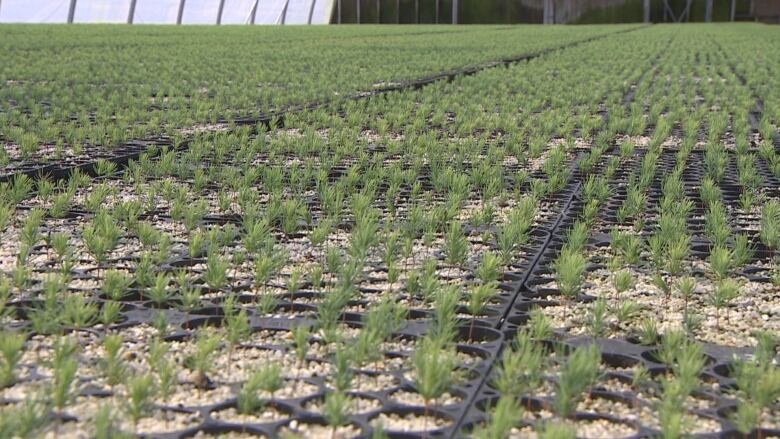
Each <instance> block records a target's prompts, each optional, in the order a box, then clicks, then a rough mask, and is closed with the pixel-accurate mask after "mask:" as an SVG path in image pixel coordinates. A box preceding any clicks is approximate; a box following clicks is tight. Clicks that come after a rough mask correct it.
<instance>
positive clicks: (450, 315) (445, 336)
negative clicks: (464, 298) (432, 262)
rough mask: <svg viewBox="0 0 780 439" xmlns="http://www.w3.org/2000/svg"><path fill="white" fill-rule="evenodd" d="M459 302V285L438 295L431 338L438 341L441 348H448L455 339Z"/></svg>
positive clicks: (451, 286)
mask: <svg viewBox="0 0 780 439" xmlns="http://www.w3.org/2000/svg"><path fill="white" fill-rule="evenodd" d="M459 300H460V291H459V288H458V286H457V285H448V286H447V287H444V288H442V289H441V290H439V291H438V292H437V294H436V303H435V305H434V307H435V312H434V319H433V328H432V329H431V331H430V337H431V338H432V339H433V340H436V342H437V343H439V345H440V346H447V345H449V344H450V343H451V342H452V341H453V340H454V339H455V335H456V333H457V325H458V319H457V317H456V310H457V307H458V301H459Z"/></svg>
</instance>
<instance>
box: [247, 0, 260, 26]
mask: <svg viewBox="0 0 780 439" xmlns="http://www.w3.org/2000/svg"><path fill="white" fill-rule="evenodd" d="M258 3H260V0H255V2H254V3H252V9H251V10H250V11H249V17H247V21H248V22H249V24H255V19H256V18H257V4H258Z"/></svg>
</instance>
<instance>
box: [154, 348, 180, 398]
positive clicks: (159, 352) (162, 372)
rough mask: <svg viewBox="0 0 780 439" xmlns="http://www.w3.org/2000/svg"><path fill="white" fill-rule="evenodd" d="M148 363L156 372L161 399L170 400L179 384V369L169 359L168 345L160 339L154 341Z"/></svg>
mask: <svg viewBox="0 0 780 439" xmlns="http://www.w3.org/2000/svg"><path fill="white" fill-rule="evenodd" d="M148 361H149V364H150V365H151V366H152V368H153V370H154V371H155V372H156V375H157V388H158V391H159V393H160V397H161V398H163V399H168V398H169V397H170V395H171V394H172V393H173V390H174V389H175V386H176V385H177V384H178V381H177V379H178V378H177V376H178V368H177V363H176V362H175V361H173V360H172V359H169V358H168V345H167V344H165V342H164V341H162V340H161V339H160V338H154V339H152V343H151V345H150V346H149V357H148Z"/></svg>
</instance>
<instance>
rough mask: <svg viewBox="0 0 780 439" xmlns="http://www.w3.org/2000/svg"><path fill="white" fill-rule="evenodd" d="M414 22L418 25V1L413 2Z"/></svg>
mask: <svg viewBox="0 0 780 439" xmlns="http://www.w3.org/2000/svg"><path fill="white" fill-rule="evenodd" d="M414 22H415V23H417V24H420V0H414Z"/></svg>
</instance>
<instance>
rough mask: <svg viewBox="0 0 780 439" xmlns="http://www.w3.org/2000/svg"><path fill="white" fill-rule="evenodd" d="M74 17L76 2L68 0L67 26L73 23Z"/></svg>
mask: <svg viewBox="0 0 780 439" xmlns="http://www.w3.org/2000/svg"><path fill="white" fill-rule="evenodd" d="M75 16H76V0H70V7H69V8H68V24H71V23H73V18H74V17H75Z"/></svg>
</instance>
